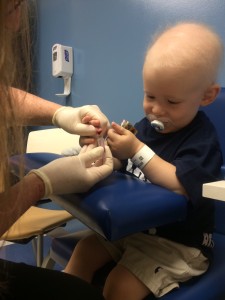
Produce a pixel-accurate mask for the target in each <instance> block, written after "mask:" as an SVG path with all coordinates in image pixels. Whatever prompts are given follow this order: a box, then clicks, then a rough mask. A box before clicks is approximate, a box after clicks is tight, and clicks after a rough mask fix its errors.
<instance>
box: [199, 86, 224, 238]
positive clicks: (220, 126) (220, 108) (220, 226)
mask: <svg viewBox="0 0 225 300" xmlns="http://www.w3.org/2000/svg"><path fill="white" fill-rule="evenodd" d="M202 110H203V111H204V112H205V113H206V114H207V116H209V118H210V120H211V121H212V122H213V124H214V126H215V127H216V130H217V133H218V136H219V141H220V145H221V148H222V153H223V158H224V164H225V132H224V131H225V88H224V87H223V88H222V89H221V92H220V94H219V95H218V96H217V98H216V100H215V101H214V102H213V103H212V104H210V105H208V106H206V107H204V108H203V109H202ZM223 169H224V170H225V166H224V167H223ZM223 174H225V173H224V172H223ZM215 203H216V224H215V225H216V228H215V231H216V232H219V233H222V234H225V221H224V219H225V202H223V201H217V200H216V201H215Z"/></svg>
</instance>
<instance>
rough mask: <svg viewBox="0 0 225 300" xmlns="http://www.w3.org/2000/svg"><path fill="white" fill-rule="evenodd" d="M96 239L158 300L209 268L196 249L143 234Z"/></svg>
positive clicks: (205, 259)
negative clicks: (116, 239)
mask: <svg viewBox="0 0 225 300" xmlns="http://www.w3.org/2000/svg"><path fill="white" fill-rule="evenodd" d="M98 239H99V240H100V241H101V243H102V244H103V245H104V247H105V248H106V249H107V251H108V252H109V253H110V255H111V256H112V258H113V260H115V262H117V263H118V264H120V265H122V266H124V267H125V268H126V269H128V270H129V271H130V272H131V273H132V274H134V275H135V276H136V277H137V278H138V279H139V280H140V281H141V282H142V283H144V284H145V285H146V286H147V287H148V289H149V290H150V291H151V292H152V293H153V294H154V295H155V297H158V298H159V297H161V296H163V295H165V294H166V293H168V292H169V291H171V290H172V289H174V288H178V287H179V282H184V281H187V280H189V279H190V278H192V277H193V276H198V275H201V274H203V273H204V272H205V271H206V270H207V268H208V265H209V262H208V259H207V258H206V257H205V256H204V255H203V254H202V253H201V251H200V250H199V249H196V248H192V247H187V246H185V245H182V244H179V243H175V242H172V241H170V240H167V239H164V238H161V237H158V236H155V235H148V234H144V233H137V234H134V235H131V236H129V237H126V238H123V239H121V240H118V241H115V242H109V241H106V240H104V239H103V238H101V237H99V236H98Z"/></svg>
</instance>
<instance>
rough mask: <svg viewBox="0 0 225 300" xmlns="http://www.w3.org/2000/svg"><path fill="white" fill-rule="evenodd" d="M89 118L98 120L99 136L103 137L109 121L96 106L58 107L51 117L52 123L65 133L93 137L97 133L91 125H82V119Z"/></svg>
mask: <svg viewBox="0 0 225 300" xmlns="http://www.w3.org/2000/svg"><path fill="white" fill-rule="evenodd" d="M87 116H88V117H90V120H91V121H93V120H99V121H100V127H101V129H102V133H101V135H104V134H105V133H106V131H107V129H108V128H109V127H110V123H109V120H108V119H107V117H106V116H105V115H104V114H103V113H102V112H101V110H100V109H99V107H98V106H97V105H85V106H81V107H76V108H74V107H68V106H63V107H60V108H59V109H58V110H56V112H55V113H54V115H53V118H52V123H53V124H54V125H56V126H58V127H60V128H63V129H64V130H65V131H67V132H69V133H73V134H78V135H82V136H95V135H96V133H97V131H96V128H95V127H94V126H93V125H90V124H88V123H87V124H84V123H82V120H83V118H84V117H87Z"/></svg>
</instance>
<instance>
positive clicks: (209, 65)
mask: <svg viewBox="0 0 225 300" xmlns="http://www.w3.org/2000/svg"><path fill="white" fill-rule="evenodd" d="M222 57H223V44H222V42H221V40H220V38H219V36H218V35H217V34H216V33H215V32H214V31H213V30H212V29H211V28H209V27H208V26H206V25H203V24H198V23H179V24H177V25H175V26H172V27H170V28H167V29H166V30H165V31H163V32H162V33H160V34H159V35H157V36H156V37H155V39H154V41H153V43H152V44H151V45H150V47H149V49H148V51H147V54H146V59H145V64H144V67H147V68H155V69H156V70H162V71H163V70H164V71H165V70H171V72H173V73H175V74H179V72H185V73H186V74H187V76H188V75H190V76H191V75H194V74H195V75H196V76H197V75H198V77H200V78H201V80H202V81H205V82H208V83H212V82H215V81H216V79H217V75H218V70H219V67H220V65H221V63H222Z"/></svg>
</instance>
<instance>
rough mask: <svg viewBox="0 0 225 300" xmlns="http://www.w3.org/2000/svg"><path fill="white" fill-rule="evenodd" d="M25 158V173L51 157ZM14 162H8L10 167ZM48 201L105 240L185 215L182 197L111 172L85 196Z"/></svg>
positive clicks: (35, 156) (184, 201)
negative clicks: (57, 205) (53, 202)
mask: <svg viewBox="0 0 225 300" xmlns="http://www.w3.org/2000/svg"><path fill="white" fill-rule="evenodd" d="M59 156H60V155H55V158H58V157H59ZM25 158H26V159H25V163H26V170H28V169H29V168H33V167H34V166H36V167H40V166H41V165H43V164H44V163H47V162H49V161H50V160H52V159H54V156H53V155H52V154H51V155H49V154H47V153H37V154H35V153H32V154H25ZM17 159H18V157H17ZM15 160H16V159H15V157H14V158H12V160H11V163H12V164H13V165H14V166H15ZM51 199H52V200H53V201H55V202H56V203H57V204H59V205H60V206H62V207H63V208H64V209H66V210H67V211H68V212H70V213H71V214H72V215H73V216H75V217H76V218H78V219H79V220H80V221H81V222H82V223H84V224H85V225H87V226H88V227H89V228H91V229H92V230H94V231H96V232H97V233H99V234H100V235H102V236H103V237H105V238H106V239H108V240H117V239H119V238H122V237H124V236H126V235H129V234H132V233H136V232H139V231H143V230H146V229H149V228H151V227H155V226H160V225H163V224H168V223H172V222H176V221H179V220H183V219H184V218H185V217H186V212H187V199H186V198H185V197H184V196H181V195H178V194H176V193H174V192H171V191H169V190H167V189H165V188H162V187H160V186H157V185H154V184H151V183H146V182H143V181H141V180H139V179H137V178H136V177H133V176H130V175H127V174H123V173H120V172H113V173H112V174H111V175H110V176H109V177H107V178H106V179H104V180H102V181H101V182H99V183H97V184H96V185H95V186H94V187H93V188H92V189H91V190H90V191H89V192H88V193H84V194H69V195H53V196H51Z"/></svg>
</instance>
